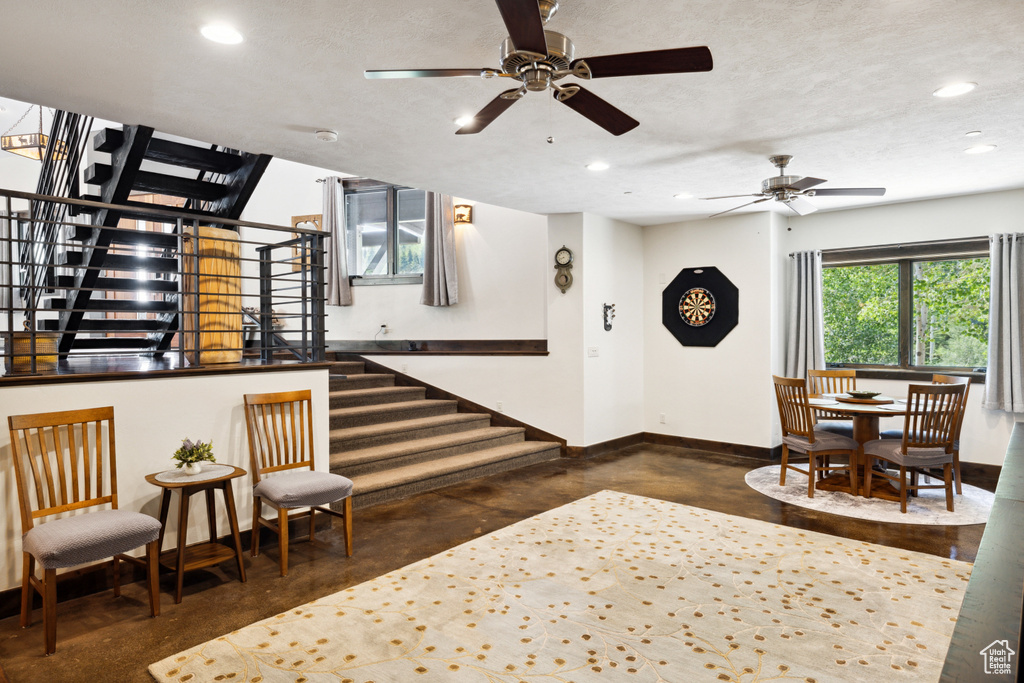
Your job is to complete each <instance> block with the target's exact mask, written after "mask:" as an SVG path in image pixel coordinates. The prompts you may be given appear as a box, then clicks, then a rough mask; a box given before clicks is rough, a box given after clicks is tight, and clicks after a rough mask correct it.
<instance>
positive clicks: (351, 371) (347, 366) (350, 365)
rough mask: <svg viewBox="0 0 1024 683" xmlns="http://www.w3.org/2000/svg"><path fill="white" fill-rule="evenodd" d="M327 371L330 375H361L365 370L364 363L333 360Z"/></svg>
mask: <svg viewBox="0 0 1024 683" xmlns="http://www.w3.org/2000/svg"><path fill="white" fill-rule="evenodd" d="M328 372H329V373H330V374H332V375H361V374H363V373H364V372H366V365H365V364H364V363H360V362H357V361H335V362H333V363H331V367H330V369H329V370H328Z"/></svg>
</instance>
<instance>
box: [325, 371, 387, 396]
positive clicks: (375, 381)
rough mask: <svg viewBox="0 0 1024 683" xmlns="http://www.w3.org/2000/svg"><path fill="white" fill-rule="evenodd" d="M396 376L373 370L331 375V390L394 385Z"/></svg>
mask: <svg viewBox="0 0 1024 683" xmlns="http://www.w3.org/2000/svg"><path fill="white" fill-rule="evenodd" d="M393 386H395V376H394V375H385V374H378V373H371V372H364V373H362V374H358V375H331V378H330V389H331V391H344V390H348V389H369V388H371V387H393Z"/></svg>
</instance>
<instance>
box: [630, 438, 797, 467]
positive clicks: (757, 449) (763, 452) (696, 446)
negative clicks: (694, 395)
mask: <svg viewBox="0 0 1024 683" xmlns="http://www.w3.org/2000/svg"><path fill="white" fill-rule="evenodd" d="M643 437H644V443H649V444H653V445H656V446H675V447H677V448H690V449H693V450H698V451H708V452H709V453H721V454H723V455H738V456H740V457H744V458H756V459H758V460H767V461H769V462H774V461H777V460H781V459H782V446H775V447H774V448H767V447H764V446H746V445H743V444H737V443H728V442H725V441H709V440H707V439H694V438H691V437H688V436H673V435H671V434H656V433H654V432H644V434H643Z"/></svg>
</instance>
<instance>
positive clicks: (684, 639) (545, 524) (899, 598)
mask: <svg viewBox="0 0 1024 683" xmlns="http://www.w3.org/2000/svg"><path fill="white" fill-rule="evenodd" d="M970 571H971V565H970V564H967V563H964V562H957V561H951V560H944V559H941V558H938V557H934V556H931V555H924V554H921V553H913V552H908V551H904V550H896V549H891V548H886V547H883V546H879V545H873V544H871V543H863V542H858V541H851V540H847V539H844V538H837V537H834V536H828V535H825V534H819V533H814V532H810V531H801V530H798V529H793V528H789V527H784V526H779V525H775V524H769V523H766V522H760V521H754V520H749V519H744V518H741V517H734V516H732V515H726V514H722V513H718V512H711V511H708V510H702V509H700V508H694V507H689V506H686V505H679V504H676V503H668V502H664V501H660V500H653V499H650V498H642V497H639V496H632V495H626V494H622V493H617V492H614V491H602V492H600V493H597V494H594V495H592V496H588V497H587V498H583V499H581V500H578V501H575V502H573V503H570V504H568V505H565V506H562V507H560V508H556V509H554V510H550V511H548V512H545V513H543V514H540V515H537V516H536V517H532V518H530V519H527V520H524V521H522V522H519V523H517V524H513V525H511V526H508V527H506V528H504V529H500V530H498V531H496V532H494V533H491V534H487V535H486V536H481V537H480V538H477V539H475V540H473V541H470V542H468V543H464V544H462V545H460V546H457V547H455V548H452V549H451V550H449V551H447V552H444V553H441V554H439V555H435V556H433V557H430V558H427V559H425V560H422V561H420V562H416V563H415V564H411V565H409V566H408V567H405V568H403V569H400V570H398V571H395V572H392V573H390V574H387V575H385V576H381V577H379V578H377V579H374V580H373V581H369V582H367V583H363V584H360V585H358V586H355V587H352V588H349V589H346V590H343V591H341V592H340V593H335V594H334V595H329V596H326V597H324V598H320V599H318V600H314V601H313V602H310V603H307V604H305V605H302V606H300V607H296V608H295V609H293V610H290V611H288V612H285V613H283V614H279V615H277V616H275V617H271V618H269V619H265V620H263V621H259V622H256V623H255V624H251V625H249V626H246V627H245V628H242V629H240V630H238V631H235V632H233V633H229V634H227V635H225V636H222V637H220V638H217V639H215V640H211V641H209V642H207V643H204V644H202V645H198V646H196V647H194V648H192V649H189V650H185V651H184V652H181V653H179V654H177V655H174V656H172V657H168V658H167V659H165V660H163V661H160V662H157V663H155V664H153V665H152V666H151V667H150V669H149V671H150V673H151V674H152V675H153V677H154V678H155V679H156V680H157V681H160V682H161V683H163V682H165V681H193V682H198V681H204V682H205V681H232V682H237V681H252V682H254V683H255V682H257V681H271V682H276V681H289V682H299V683H302V682H306V681H309V682H318V681H352V682H353V683H356V682H358V683H363V682H365V681H374V682H375V683H406V682H409V681H456V682H459V683H462V682H464V681H466V682H468V681H472V682H476V681H480V682H496V681H509V682H512V681H531V682H532V681H576V682H581V681H638V682H639V681H667V682H669V683H689V682H691V681H742V682H743V683H753V682H755V681H782V680H785V681H872V682H874V681H880V680H886V681H915V682H916V681H935V680H938V677H939V672H940V670H941V668H942V660H943V658H944V656H945V653H946V650H947V648H948V645H949V638H950V634H951V633H952V631H953V625H954V623H955V621H956V615H957V613H958V611H959V609H960V603H961V601H962V599H963V592H964V589H965V588H966V586H967V580H968V578H969V576H970Z"/></svg>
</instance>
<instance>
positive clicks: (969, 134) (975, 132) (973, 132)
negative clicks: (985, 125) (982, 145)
mask: <svg viewBox="0 0 1024 683" xmlns="http://www.w3.org/2000/svg"><path fill="white" fill-rule="evenodd" d="M979 135H981V131H980V130H971V131H968V132H966V133H964V137H968V138H975V137H978V136H979Z"/></svg>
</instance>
